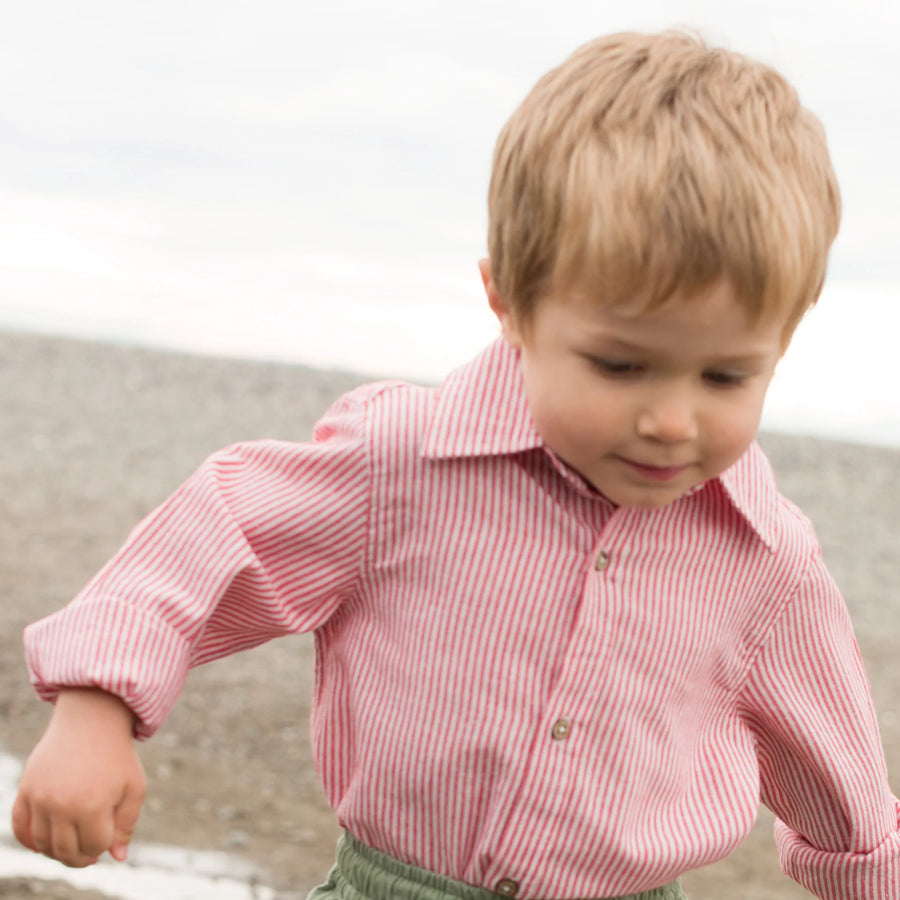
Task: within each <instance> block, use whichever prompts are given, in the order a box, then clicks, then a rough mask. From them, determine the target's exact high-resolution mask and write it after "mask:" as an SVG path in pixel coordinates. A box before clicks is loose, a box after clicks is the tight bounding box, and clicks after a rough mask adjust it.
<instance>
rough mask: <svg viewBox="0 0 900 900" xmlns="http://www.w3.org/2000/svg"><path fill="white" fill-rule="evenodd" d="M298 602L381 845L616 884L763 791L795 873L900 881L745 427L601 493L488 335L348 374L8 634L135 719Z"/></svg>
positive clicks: (726, 837) (536, 890) (693, 850)
mask: <svg viewBox="0 0 900 900" xmlns="http://www.w3.org/2000/svg"><path fill="white" fill-rule="evenodd" d="M304 631H314V632H315V636H316V643H317V653H318V672H317V687H316V694H315V700H314V709H313V740H314V745H315V753H316V758H317V763H318V766H319V770H320V772H321V773H322V778H323V781H324V785H325V790H326V792H327V795H328V797H329V799H330V801H331V803H332V804H333V806H334V808H335V810H336V811H337V814H338V816H339V818H340V821H341V822H342V823H343V824H344V825H345V826H346V827H347V828H349V830H350V831H351V832H352V833H353V834H355V835H356V836H357V837H358V838H360V839H361V840H362V841H364V842H365V843H367V844H370V845H371V846H373V847H376V848H378V849H380V850H382V851H384V852H386V853H389V854H391V855H392V856H394V857H397V858H399V859H402V860H405V861H408V862H412V863H414V864H416V865H418V866H421V867H424V868H426V869H430V870H433V871H436V872H440V873H443V874H445V875H448V876H450V877H452V878H456V879H459V880H462V881H465V882H469V883H471V884H476V885H483V886H485V887H487V888H493V887H494V886H495V885H496V884H497V883H498V882H499V881H500V880H501V879H511V880H512V881H514V882H516V883H517V885H518V896H519V897H522V898H530V897H547V898H565V897H588V896H610V895H621V894H629V893H632V892H637V891H642V890H645V889H648V888H650V887H653V886H656V885H660V884H663V883H666V882H668V881H671V880H672V879H674V878H675V877H676V876H677V875H679V874H680V873H682V872H684V871H686V870H688V869H691V868H694V867H697V866H702V865H704V864H707V863H710V862H712V861H714V860H717V859H720V858H721V857H723V856H725V855H726V854H728V853H729V852H730V851H731V850H732V849H733V848H734V847H735V846H736V845H737V844H738V843H739V842H740V841H741V839H742V838H744V837H745V836H746V835H747V833H748V832H749V830H750V828H751V825H752V823H753V820H754V816H755V814H756V809H757V804H758V802H759V800H760V798H762V800H763V801H764V802H765V803H766V804H768V805H769V806H770V807H771V808H772V809H773V810H774V812H775V813H776V815H777V816H778V818H779V824H778V828H777V838H778V842H779V847H780V851H781V854H782V861H783V864H784V866H785V869H786V871H787V872H788V873H789V874H790V875H792V876H793V877H794V878H796V879H797V880H799V881H800V882H801V883H803V884H805V885H806V886H807V887H808V888H809V889H810V890H812V891H813V892H814V893H817V894H818V895H819V896H820V897H823V898H829V900H850V898H853V900H900V831H898V804H897V801H896V800H895V799H894V797H893V796H892V795H891V792H890V789H889V787H888V783H887V776H886V773H885V763H884V758H883V754H882V751H881V747H880V742H879V738H878V731H877V725H876V721H875V715H874V712H873V708H872V703H871V700H870V696H869V690H868V685H867V682H866V678H865V675H864V672H863V669H862V666H861V664H860V660H859V654H858V651H857V647H856V643H855V641H854V638H853V634H852V630H851V626H850V622H849V619H848V615H847V611H846V608H845V606H844V603H843V601H842V599H841V597H840V595H839V593H838V590H837V588H836V587H835V585H834V582H833V581H832V579H831V577H830V576H829V574H828V572H827V571H826V569H825V566H824V564H823V562H822V559H821V557H820V554H819V549H818V546H817V543H816V540H815V537H814V535H813V533H812V530H811V527H810V525H809V523H808V522H807V520H806V519H805V518H804V517H803V516H802V515H801V514H800V513H799V512H798V511H797V510H796V508H794V507H793V506H792V505H791V504H790V503H789V502H788V501H786V500H785V499H783V498H782V497H781V496H780V495H779V494H778V493H777V491H776V489H775V487H774V483H773V479H772V475H771V472H770V470H769V467H768V464H767V462H766V461H765V459H764V457H763V455H762V453H761V451H760V450H759V449H758V448H757V447H756V446H753V447H751V448H750V450H749V451H748V452H747V453H746V454H745V456H744V457H743V458H742V459H741V460H740V461H739V462H738V463H737V464H736V465H735V466H734V467H733V468H732V469H730V470H729V471H728V472H726V473H724V474H723V475H722V476H721V477H720V478H718V479H716V480H714V481H712V482H708V483H706V484H705V485H703V486H701V487H700V488H697V489H695V490H693V491H691V492H690V493H689V494H687V495H685V496H684V497H682V498H680V499H679V500H677V501H676V502H674V503H672V504H670V505H669V506H667V507H665V508H662V509H650V510H644V509H635V508H618V509H617V508H614V507H612V506H611V505H610V504H609V503H608V502H607V501H605V500H604V498H602V497H601V496H598V495H597V494H596V493H595V492H593V491H591V490H590V488H589V487H588V486H587V485H586V484H585V483H584V482H583V481H582V480H581V479H580V478H579V477H578V476H577V475H576V474H575V473H573V472H572V471H570V470H569V469H568V468H567V467H565V466H564V465H563V464H562V463H561V462H560V461H559V460H557V459H555V458H554V456H553V455H552V454H551V453H550V452H549V451H548V450H547V449H546V448H545V447H544V446H543V443H542V441H541V438H540V436H539V435H538V434H537V433H536V432H535V430H534V427H533V425H532V423H531V419H530V417H529V414H528V410H527V406H526V402H525V397H524V393H523V389H522V384H521V379H520V374H519V370H518V366H517V364H516V360H515V357H514V356H513V354H512V353H511V352H510V351H509V350H508V349H507V348H506V347H505V345H504V344H503V343H502V342H498V343H497V344H495V345H493V346H492V347H490V348H488V349H487V350H486V351H485V352H484V353H483V354H482V355H481V356H480V357H478V358H477V359H476V360H475V361H473V362H472V363H471V364H470V365H468V366H466V367H464V368H462V369H460V370H458V371H457V372H456V373H454V374H453V375H451V376H450V378H449V379H448V380H447V381H446V382H445V384H444V385H443V386H442V387H441V388H440V389H429V388H417V387H412V386H409V385H403V384H399V383H384V384H378V385H370V386H367V387H363V388H360V389H358V390H357V391H355V392H353V393H351V394H349V395H347V396H346V397H344V398H342V399H341V400H340V401H338V402H337V403H336V404H335V405H334V407H333V408H332V409H331V410H330V411H329V413H328V414H327V415H326V416H325V417H324V418H323V419H322V420H321V421H320V423H319V424H318V426H317V428H316V433H315V436H314V440H313V441H312V442H311V443H309V444H285V443H277V442H270V441H269V442H258V443H249V444H243V445H238V446H234V447H230V448H227V449H225V450H223V451H222V452H220V453H218V454H216V455H214V456H213V457H211V458H210V459H209V460H207V462H206V463H205V464H204V465H203V467H202V468H201V469H200V470H199V471H198V472H197V473H196V474H195V475H194V476H193V477H192V478H191V479H190V480H189V481H188V482H187V483H186V484H185V485H184V486H183V487H182V488H181V489H180V490H179V491H178V492H177V493H176V494H175V495H174V496H173V497H172V498H171V499H170V500H169V501H168V502H167V503H165V504H164V505H163V506H162V507H160V509H159V510H157V511H156V512H155V513H154V514H152V515H151V516H150V517H149V518H148V519H147V520H145V521H144V522H143V523H142V524H141V525H140V526H139V527H138V528H137V529H136V530H135V532H134V533H133V534H132V535H131V537H130V538H129V540H128V542H127V543H126V545H125V546H124V547H123V549H122V550H121V551H120V552H119V554H118V555H117V556H116V557H115V558H114V559H113V560H112V561H111V562H110V563H109V564H108V565H107V566H106V567H105V568H104V569H103V570H102V571H101V572H100V573H99V574H98V575H97V576H96V577H95V578H94V580H93V581H92V582H91V583H90V584H89V585H88V586H87V588H86V589H85V590H84V592H83V593H82V594H80V595H79V597H78V598H76V600H75V601H73V603H72V604H70V605H69V606H68V607H66V608H65V609H64V610H62V611H61V612H59V613H57V614H55V615H54V616H51V617H49V618H48V619H45V620H43V621H41V622H39V623H36V624H35V625H33V626H31V627H30V628H29V630H28V632H27V652H28V659H29V664H30V666H31V671H32V678H33V681H34V683H35V684H36V685H37V687H38V690H39V691H40V692H41V694H42V695H43V696H45V697H47V698H51V697H52V696H53V695H54V690H55V688H57V687H58V686H60V685H97V686H100V687H103V688H105V689H106V690H109V691H112V692H113V693H116V694H118V695H120V696H121V697H123V699H125V700H126V702H127V703H129V704H130V705H131V707H132V708H133V709H134V711H135V712H136V713H137V715H138V716H139V717H140V720H141V724H140V725H139V733H140V734H141V735H149V734H151V733H152V732H153V731H154V730H155V729H156V728H158V727H159V725H160V724H161V723H162V721H163V720H164V718H165V716H166V714H167V713H168V712H169V710H170V709H171V707H172V705H173V704H174V703H175V700H176V697H177V695H178V692H179V690H180V688H181V687H182V684H183V682H184V679H185V676H186V674H187V672H188V670H189V668H190V667H191V666H194V665H197V664H199V663H203V662H206V661H208V660H211V659H214V658H216V657H220V656H223V655H225V654H229V653H233V652H235V651H237V650H240V649H243V648H247V647H250V646H253V645H256V644H259V643H261V642H263V641H266V640H268V639H270V638H273V637H276V636H278V635H283V634H289V633H297V632H304Z"/></svg>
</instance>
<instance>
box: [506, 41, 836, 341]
mask: <svg viewBox="0 0 900 900" xmlns="http://www.w3.org/2000/svg"><path fill="white" fill-rule="evenodd" d="M488 211H489V236H488V251H489V255H490V261H491V275H492V278H493V280H494V284H495V286H496V288H497V290H498V293H499V294H500V296H501V297H503V298H504V299H505V301H506V302H507V303H508V304H509V306H510V308H511V309H512V310H513V313H514V315H517V316H518V317H519V318H520V319H521V321H522V322H523V324H526V323H527V321H528V319H529V317H530V315H531V313H532V311H533V308H534V306H535V304H536V302H537V301H538V300H539V299H540V298H541V297H542V296H543V295H545V294H547V293H549V292H550V291H551V290H558V289H561V288H562V289H565V288H567V287H575V286H577V287H579V288H581V289H588V290H590V291H591V292H592V294H594V295H596V296H597V297H598V300H599V301H600V302H603V303H608V304H611V305H614V304H615V303H616V302H620V301H625V300H629V299H634V298H635V297H636V296H641V297H646V300H647V306H648V308H652V307H654V306H659V305H661V304H662V303H664V302H665V301H666V299H667V298H669V297H670V296H671V295H672V294H673V293H674V292H675V291H676V290H680V291H681V292H682V293H683V294H690V293H691V292H694V291H700V290H701V289H702V288H704V287H706V286H707V285H710V284H712V283H713V282H715V281H717V280H719V279H721V278H723V277H725V278H727V279H729V280H730V282H731V284H732V286H733V288H734V290H735V292H736V295H737V296H738V297H739V299H740V300H741V302H743V303H744V304H745V305H746V307H747V308H748V310H749V311H750V314H751V316H752V317H753V318H754V319H755V320H759V319H763V318H768V317H772V316H783V317H785V323H786V324H785V327H786V338H789V337H790V334H791V333H792V332H793V329H794V327H795V326H796V324H797V322H799V320H800V319H801V317H802V316H803V314H804V313H805V312H806V310H807V309H808V308H809V307H810V306H811V305H812V304H813V303H815V301H816V300H817V298H818V296H819V293H820V291H821V289H822V284H823V281H824V278H825V270H826V266H827V260H828V251H829V248H830V246H831V243H832V241H833V240H834V238H835V235H836V234H837V230H838V225H839V221H840V194H839V190H838V185H837V180H836V178H835V176H834V172H833V170H832V167H831V161H830V159H829V156H828V149H827V146H826V142H825V134H824V130H823V128H822V126H821V123H820V122H819V120H818V119H817V118H816V117H815V116H814V115H813V114H812V113H810V112H809V111H808V110H806V109H805V108H804V107H803V106H802V105H801V104H800V101H799V99H798V97H797V93H796V91H795V90H794V88H793V87H792V86H791V85H790V84H789V83H788V82H787V81H786V80H785V79H784V78H783V77H782V76H781V75H780V74H779V73H778V72H776V71H775V70H773V69H772V68H770V67H768V66H766V65H764V64H762V63H758V62H756V61H753V60H751V59H748V58H746V57H743V56H740V55H738V54H736V53H732V52H730V51H727V50H721V49H716V48H710V47H708V46H707V45H706V44H705V43H703V41H702V40H701V39H699V38H698V37H696V36H694V35H691V34H686V33H680V32H666V33H663V34H659V35H644V34H633V33H625V34H617V35H611V36H608V37H604V38H600V39H598V40H595V41H593V42H591V43H588V44H586V45H585V46H583V47H581V48H580V49H578V50H577V51H576V52H575V53H574V54H573V55H572V56H571V57H570V58H569V59H568V60H567V61H566V62H564V63H563V64H562V65H561V66H559V67H558V68H556V69H553V70H552V71H550V72H549V73H547V75H545V76H544V77H543V78H542V79H541V80H540V81H539V82H538V83H537V85H535V87H534V88H533V90H532V91H531V93H530V94H529V95H528V96H527V97H526V98H525V100H524V102H523V103H522V104H521V106H519V108H518V109H517V110H516V111H515V112H514V113H513V115H512V117H511V118H510V120H509V122H507V124H506V126H505V127H504V129H503V131H502V132H501V134H500V137H499V140H498V142H497V147H496V151H495V154H494V165H493V172H492V176H491V185H490V193H489V203H488Z"/></svg>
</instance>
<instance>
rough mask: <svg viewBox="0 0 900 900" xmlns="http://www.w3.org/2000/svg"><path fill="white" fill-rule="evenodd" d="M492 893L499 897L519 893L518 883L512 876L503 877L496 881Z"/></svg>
mask: <svg viewBox="0 0 900 900" xmlns="http://www.w3.org/2000/svg"><path fill="white" fill-rule="evenodd" d="M494 893H495V894H499V895H500V896H501V897H515V896H516V894H518V893H519V885H518V884H516V882H515V881H513V880H512V878H503V879H501V880H500V881H498V882H497V886H496V887H495V888H494Z"/></svg>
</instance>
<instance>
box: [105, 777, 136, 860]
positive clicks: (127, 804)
mask: <svg viewBox="0 0 900 900" xmlns="http://www.w3.org/2000/svg"><path fill="white" fill-rule="evenodd" d="M143 800H144V794H143V791H129V792H127V793H126V794H125V796H124V797H123V798H122V802H121V803H120V804H119V805H118V806H117V807H116V808H115V812H114V813H113V829H114V832H113V841H112V844H111V846H110V848H109V852H110V855H111V856H112V857H113V859H117V860H118V861H119V862H124V861H125V860H126V859H127V858H128V845H129V844H130V843H131V837H132V835H133V834H134V829H135V828H136V827H137V822H138V817H139V816H140V814H141V805H142V803H143Z"/></svg>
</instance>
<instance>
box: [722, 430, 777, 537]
mask: <svg viewBox="0 0 900 900" xmlns="http://www.w3.org/2000/svg"><path fill="white" fill-rule="evenodd" d="M716 480H717V481H718V483H719V484H720V485H721V486H722V489H723V490H724V492H725V495H726V496H727V497H728V499H729V500H730V501H731V503H732V505H733V506H734V508H735V509H736V510H737V511H738V512H739V513H740V514H741V515H742V516H743V517H744V519H745V520H746V521H747V523H748V524H749V525H750V527H751V528H752V529H753V530H754V531H755V532H756V534H757V535H759V537H760V538H761V539H762V541H763V543H764V544H765V545H766V546H767V547H768V548H769V549H770V550H774V549H775V546H776V544H777V519H778V508H779V494H778V490H777V488H776V487H775V475H774V473H773V471H772V467H771V465H770V464H769V460H768V459H767V458H766V455H765V454H764V453H763V452H762V449H761V448H760V447H759V445H758V444H757V443H756V442H755V441H754V442H753V443H752V444H751V445H750V447H749V448H748V449H747V451H746V452H745V453H744V455H743V456H742V457H741V458H740V459H739V460H738V461H737V462H736V463H735V464H734V465H733V466H731V468H730V469H726V470H725V471H724V472H723V473H722V474H721V475H720V476H719V477H718V479H716Z"/></svg>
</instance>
